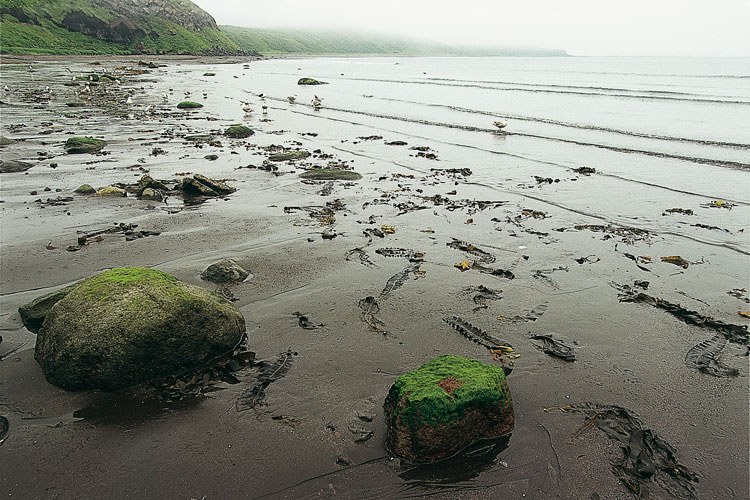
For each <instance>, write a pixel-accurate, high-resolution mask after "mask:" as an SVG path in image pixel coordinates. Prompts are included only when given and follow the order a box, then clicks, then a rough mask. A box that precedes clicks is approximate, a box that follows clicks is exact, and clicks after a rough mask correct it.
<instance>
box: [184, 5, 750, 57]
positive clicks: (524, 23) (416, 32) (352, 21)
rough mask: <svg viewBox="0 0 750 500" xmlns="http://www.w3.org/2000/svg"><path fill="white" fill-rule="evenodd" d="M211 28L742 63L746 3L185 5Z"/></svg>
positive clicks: (746, 46) (749, 24)
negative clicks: (324, 31)
mask: <svg viewBox="0 0 750 500" xmlns="http://www.w3.org/2000/svg"><path fill="white" fill-rule="evenodd" d="M193 1H194V2H195V3H196V4H198V5H200V6H201V7H202V8H203V9H205V10H206V11H208V12H209V13H210V14H212V15H213V16H214V17H215V18H216V21H217V22H218V23H219V24H233V25H236V26H250V27H257V28H282V27H304V28H350V29H355V30H363V29H364V30H368V31H375V32H384V33H396V34H402V35H410V36H414V37H419V38H427V39H431V40H436V41H440V42H445V43H448V44H454V45H455V44H471V45H526V46H529V45H530V46H537V47H547V48H557V49H563V50H567V51H568V52H569V53H570V54H576V55H699V56H750V0H515V1H509V0H463V1H456V0H451V1H448V0H380V1H378V2H358V1H356V0H314V1H311V0H306V1H291V0H262V1H248V0H193Z"/></svg>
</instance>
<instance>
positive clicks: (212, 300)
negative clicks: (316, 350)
mask: <svg viewBox="0 0 750 500" xmlns="http://www.w3.org/2000/svg"><path fill="white" fill-rule="evenodd" d="M244 334H245V321H244V318H243V317H242V314H241V313H240V312H239V310H238V309H237V308H236V307H234V306H233V305H232V304H231V303H229V302H228V301H226V300H224V299H222V298H220V297H218V296H216V295H214V294H212V293H210V292H209V291H207V290H205V289H203V288H200V287H197V286H194V285H190V284H187V283H183V282H181V281H179V280H177V278H175V277H173V276H170V275H169V274H166V273H163V272H161V271H156V270H153V269H146V268H119V269H113V270H110V271H105V272H103V273H101V274H98V275H96V276H94V277H92V278H89V279H87V280H85V281H83V282H82V283H81V284H80V285H78V286H76V287H75V288H74V289H73V290H72V291H70V292H69V293H67V295H65V297H64V298H62V299H60V300H59V301H57V302H56V303H55V304H54V305H53V306H52V308H51V309H50V310H49V313H48V314H47V315H46V318H44V322H43V323H42V327H41V329H40V330H39V333H38V337H37V343H36V351H35V353H34V357H35V358H36V360H37V362H38V363H39V364H40V365H41V367H42V370H43V371H44V374H45V376H46V377H47V380H48V381H49V382H50V383H52V384H54V385H56V386H59V387H62V388H63V389H67V390H84V389H101V390H104V391H113V390H118V389H122V388H125V387H129V386H132V385H136V384H140V383H143V382H147V381H150V380H153V379H158V378H161V377H165V376H168V375H172V374H176V373H180V372H183V371H185V370H189V369H193V368H197V367H199V366H201V365H203V364H205V363H207V362H209V361H210V360H212V359H214V358H216V357H218V356H221V355H222V354H225V353H227V352H229V351H231V350H232V349H233V348H234V347H235V346H236V345H237V344H238V343H239V342H240V340H241V339H242V338H243V336H244Z"/></svg>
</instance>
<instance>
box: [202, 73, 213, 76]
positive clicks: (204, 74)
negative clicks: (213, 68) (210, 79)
mask: <svg viewBox="0 0 750 500" xmlns="http://www.w3.org/2000/svg"><path fill="white" fill-rule="evenodd" d="M203 76H216V73H211V72H206V73H203Z"/></svg>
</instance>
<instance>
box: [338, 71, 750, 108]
mask: <svg viewBox="0 0 750 500" xmlns="http://www.w3.org/2000/svg"><path fill="white" fill-rule="evenodd" d="M336 79H337V80H349V81H363V82H378V83H399V84H406V85H434V86H442V87H454V88H455V87H458V88H476V89H483V90H498V91H510V92H531V93H542V94H567V95H583V96H589V97H591V96H601V97H618V98H623V99H655V100H663V101H681V102H693V103H710V104H737V105H750V101H742V100H727V99H692V98H687V97H666V96H659V95H646V94H622V93H610V92H582V91H572V90H552V89H540V88H536V89H531V88H522V87H497V86H490V85H479V84H474V83H462V84H454V83H440V82H436V81H425V80H392V79H386V78H336Z"/></svg>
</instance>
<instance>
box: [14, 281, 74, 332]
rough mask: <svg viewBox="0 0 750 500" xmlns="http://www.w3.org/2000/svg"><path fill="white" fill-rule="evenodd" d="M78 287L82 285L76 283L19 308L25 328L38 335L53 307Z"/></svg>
mask: <svg viewBox="0 0 750 500" xmlns="http://www.w3.org/2000/svg"><path fill="white" fill-rule="evenodd" d="M78 285H80V283H74V284H72V285H69V286H66V287H65V288H62V289H60V290H57V291H56V292H52V293H48V294H46V295H42V296H41V297H37V298H36V299H34V300H33V301H31V302H29V303H28V304H26V305H24V306H21V307H19V308H18V312H19V314H20V315H21V321H23V326H25V327H26V329H27V330H29V331H30V332H34V333H37V332H38V331H39V329H40V328H41V327H42V323H43V322H44V318H46V317H47V315H48V314H49V312H50V311H51V310H52V306H54V305H55V304H57V303H58V302H60V301H61V300H62V299H64V298H65V297H66V296H67V295H68V294H69V293H70V292H72V291H73V290H75V289H76V287H78Z"/></svg>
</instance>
